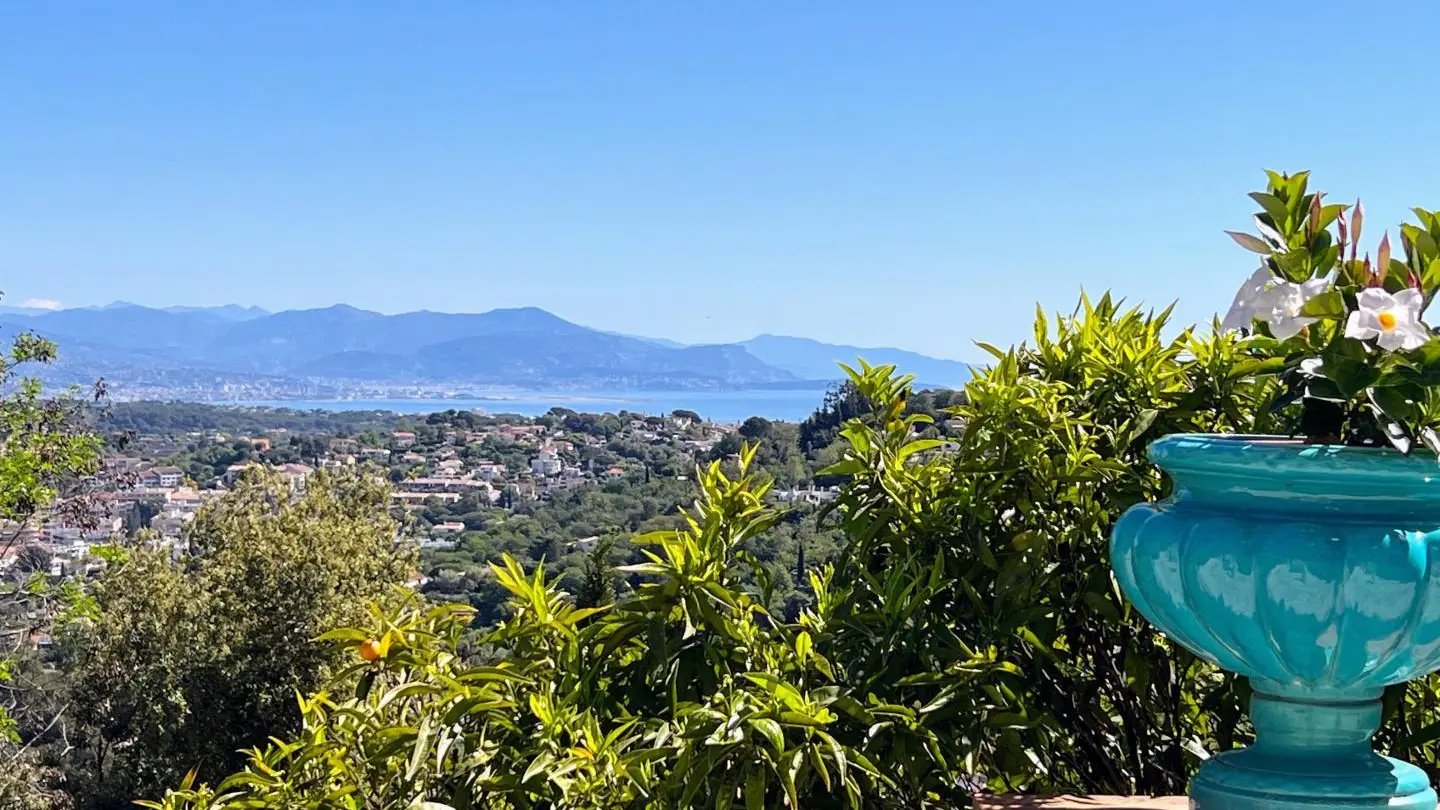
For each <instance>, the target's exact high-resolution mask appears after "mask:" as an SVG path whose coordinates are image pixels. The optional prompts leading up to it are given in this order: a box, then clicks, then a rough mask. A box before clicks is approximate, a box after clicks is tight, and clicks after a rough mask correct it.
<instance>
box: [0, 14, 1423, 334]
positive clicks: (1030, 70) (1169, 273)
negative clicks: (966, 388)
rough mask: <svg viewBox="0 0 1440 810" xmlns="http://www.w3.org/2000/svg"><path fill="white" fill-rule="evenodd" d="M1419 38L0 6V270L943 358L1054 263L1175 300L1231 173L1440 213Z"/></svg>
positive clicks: (832, 20) (103, 291)
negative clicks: (1277, 174)
mask: <svg viewBox="0 0 1440 810" xmlns="http://www.w3.org/2000/svg"><path fill="white" fill-rule="evenodd" d="M1437 30H1440V4H1437V3H1435V2H1433V0H1417V2H1404V3H1402V2H1358V1H1357V0H1347V2H1327V0H1305V1H1304V2H1289V1H1288V0H1287V1H1286V2H1239V1H1238V0H1232V1H1228V2H1168V1H1162V0H1147V1H1146V2H1139V1H1138V0H1137V2H1103V1H1102V0H1094V1H1093V2H1073V1H1072V0H1065V1H1064V2H1061V1H1059V0H1056V1H1055V2H1028V3H1026V2H962V1H961V0H944V1H938V0H937V1H936V2H921V1H920V0H911V1H910V2H898V3H884V2H863V3H862V2H834V0H831V1H830V2H809V1H808V0H807V1H802V0H791V1H789V2H781V3H776V2H758V1H754V2H752V1H750V0H723V2H722V1H721V0H712V1H710V2H699V1H698V0H697V2H676V0H655V2H629V1H627V0H607V1H605V2H588V3H582V2H482V0H464V1H463V2H460V1H457V2H441V1H440V0H426V1H422V2H415V3H393V2H386V3H382V2H360V1H357V0H343V1H342V0H335V1H334V2H328V1H326V0H303V2H295V0H283V1H280V0H247V1H246V2H236V3H203V2H202V3H197V2H171V3H157V2H147V1H146V0H125V1H124V2H115V0H103V1H99V2H88V3H81V2H68V1H67V0H54V1H53V2H23V0H17V1H16V2H3V1H0V289H3V290H4V291H5V293H6V303H8V304H12V305H13V304H19V303H21V302H22V301H25V300H27V299H50V300H55V301H60V302H63V303H64V304H65V305H66V306H82V305H91V304H103V303H107V302H109V301H112V300H116V299H124V300H129V301H134V302H137V303H142V304H147V305H171V304H191V305H200V304H205V305H209V304H221V303H230V302H235V303H241V304H247V305H248V304H257V305H260V306H263V307H266V308H270V309H287V308H305V307H317V306H326V305H329V304H333V303H337V302H345V303H350V304H354V305H356V306H360V307H365V308H371V309H377V310H381V311H386V312H398V311H405V310H412V309H433V310H444V311H483V310H486V309H491V308H494V307H502V306H521V305H534V306H541V307H545V308H547V309H549V310H551V311H553V312H555V313H557V314H559V315H561V316H563V317H566V318H569V319H571V320H575V321H578V322H581V323H585V324H588V325H592V326H597V327H601V328H606V329H613V330H619V331H625V332H631V333H640V334H649V335H657V336H664V337H670V338H675V339H679V340H685V341H728V340H736V339H743V338H746V337H749V336H751V335H753V334H755V333H758V332H776V333H782V334H800V335H807V336H811V337H816V338H820V339H824V340H830V341H837V342H848V343H857V344H863V345H894V346H900V347H903V348H909V349H916V350H920V351H925V352H927V353H930V354H935V355H940V356H950V357H958V358H961V359H965V358H970V357H975V356H977V354H978V353H977V351H976V350H975V349H974V348H973V347H972V346H971V345H970V341H972V340H975V339H983V340H988V341H991V342H998V343H1008V342H1013V341H1016V340H1020V339H1023V338H1024V337H1025V336H1026V335H1027V334H1028V333H1029V326H1030V320H1031V317H1032V313H1033V307H1034V304H1035V302H1036V301H1039V302H1041V303H1043V304H1045V305H1046V306H1047V307H1052V308H1053V307H1063V308H1068V307H1070V306H1072V305H1073V303H1074V301H1075V298H1076V296H1077V294H1078V292H1079V290H1080V289H1081V287H1082V286H1083V287H1084V288H1086V289H1088V290H1090V291H1092V292H1099V291H1103V290H1105V289H1107V288H1108V289H1112V290H1114V291H1116V292H1117V293H1120V294H1123V295H1125V296H1126V297H1128V298H1129V299H1131V300H1135V301H1145V302H1147V303H1154V304H1162V305H1163V304H1166V303H1169V302H1170V301H1172V300H1176V299H1178V301H1179V302H1180V306H1179V310H1178V311H1179V314H1180V316H1181V317H1183V318H1186V319H1203V318H1208V317H1209V315H1210V314H1211V313H1213V312H1214V311H1215V310H1216V309H1221V308H1224V307H1225V306H1227V305H1228V303H1229V300H1230V297H1231V295H1232V293H1233V291H1234V289H1235V288H1236V287H1237V286H1238V285H1239V283H1240V281H1241V280H1243V279H1244V278H1245V276H1246V275H1247V274H1248V272H1249V271H1250V270H1251V269H1252V267H1253V263H1252V262H1251V260H1250V258H1249V256H1248V254H1245V253H1244V252H1243V251H1241V250H1240V249H1239V248H1237V247H1235V246H1233V245H1232V244H1231V243H1230V242H1229V240H1228V239H1227V238H1226V237H1225V236H1224V235H1223V234H1222V229H1225V228H1243V227H1245V226H1246V224H1247V221H1248V215H1249V213H1250V211H1251V204H1250V202H1249V200H1247V199H1246V198H1245V196H1244V194H1245V192H1247V191H1250V190H1252V189H1253V188H1255V187H1257V186H1258V185H1259V184H1261V183H1263V175H1262V174H1261V169H1262V168H1266V167H1270V168H1277V169H1289V170H1295V169H1300V168H1311V169H1314V170H1315V172H1316V178H1317V182H1318V184H1319V185H1320V186H1321V187H1323V188H1325V189H1328V190H1330V191H1332V192H1333V194H1334V195H1335V196H1336V198H1353V197H1354V196H1355V195H1356V194H1362V195H1364V197H1365V199H1366V201H1367V209H1368V211H1369V214H1370V216H1369V222H1370V223H1375V224H1380V223H1387V224H1392V225H1393V224H1394V223H1395V222H1397V221H1398V220H1399V218H1400V217H1401V215H1402V214H1403V212H1404V210H1405V208H1406V207H1407V206H1409V205H1415V204H1420V205H1426V206H1427V207H1440V140H1437V133H1440V102H1437V98H1436V90H1435V86H1436V81H1435V78H1434V77H1435V76H1437V75H1440V71H1437V68H1440V50H1437V49H1436V47H1435V32H1436V31H1437ZM1367 230H1370V231H1371V232H1372V233H1373V235H1374V236H1375V237H1376V238H1378V230H1379V229H1378V227H1375V225H1372V226H1371V227H1370V228H1368V229H1367ZM1367 242H1373V240H1370V239H1367Z"/></svg>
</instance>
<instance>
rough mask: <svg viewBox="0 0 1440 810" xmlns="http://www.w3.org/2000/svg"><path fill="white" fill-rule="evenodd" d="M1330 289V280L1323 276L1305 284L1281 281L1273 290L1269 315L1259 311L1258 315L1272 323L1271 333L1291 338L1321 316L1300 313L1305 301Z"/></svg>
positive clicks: (1280, 337)
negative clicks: (1307, 315)
mask: <svg viewBox="0 0 1440 810" xmlns="http://www.w3.org/2000/svg"><path fill="white" fill-rule="evenodd" d="M1328 289H1330V281H1329V280H1328V279H1323V278H1312V279H1310V280H1309V281H1307V282H1304V283H1303V284H1296V283H1294V282H1292V281H1285V282H1281V283H1280V284H1279V285H1278V286H1276V287H1275V289H1274V290H1271V292H1270V295H1271V296H1273V298H1272V306H1271V308H1270V313H1269V317H1266V315H1265V313H1257V316H1258V317H1259V318H1260V319H1261V320H1263V321H1265V322H1266V323H1268V324H1270V333H1271V334H1273V335H1274V336H1275V337H1276V338H1278V339H1280V340H1289V339H1290V338H1292V337H1295V336H1296V335H1298V334H1300V330H1301V329H1304V328H1305V327H1307V326H1309V325H1310V324H1312V323H1315V322H1316V321H1318V320H1320V319H1319V318H1309V317H1306V316H1304V315H1301V314H1300V310H1301V309H1303V308H1304V306H1305V302H1306V301H1309V300H1310V299H1311V298H1314V297H1315V296H1317V295H1319V294H1320V293H1323V292H1325V291H1326V290H1328Z"/></svg>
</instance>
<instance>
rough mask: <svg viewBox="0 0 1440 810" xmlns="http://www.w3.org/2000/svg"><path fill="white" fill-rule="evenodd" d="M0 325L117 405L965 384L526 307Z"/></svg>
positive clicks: (234, 309)
mask: <svg viewBox="0 0 1440 810" xmlns="http://www.w3.org/2000/svg"><path fill="white" fill-rule="evenodd" d="M0 329H5V330H7V331H9V332H11V333H12V334H13V333H14V332H18V331H33V332H36V333H38V334H41V335H43V336H45V337H48V338H50V339H52V340H54V341H56V342H57V343H58V344H59V345H60V355H61V357H60V361H59V362H58V363H57V364H55V366H54V367H53V368H52V369H49V370H48V371H47V376H48V377H49V379H50V381H51V382H60V383H82V384H83V383H85V382H88V381H91V380H94V379H96V378H99V377H103V378H105V379H106V380H107V382H108V384H109V386H110V388H111V391H112V393H113V395H115V396H116V397H117V398H122V399H133V398H150V399H154V398H170V399H190V400H197V401H245V400H267V399H294V398H303V399H324V398H353V397H390V398H403V397H407V396H457V395H459V396H463V395H465V393H467V392H471V391H482V390H494V389H518V390H532V391H598V390H636V391H677V390H692V391H734V390H753V389H764V388H820V387H824V386H825V385H827V384H829V383H830V382H831V381H833V380H835V379H837V378H838V377H840V376H841V375H840V372H839V369H838V367H837V366H836V363H837V362H854V360H855V358H856V357H857V356H860V357H864V358H865V359H866V360H867V361H869V362H871V363H895V364H897V365H898V366H900V367H901V369H902V370H904V371H905V372H907V373H910V374H914V375H915V376H916V377H917V378H918V379H919V381H920V382H922V383H924V384H928V385H933V386H954V385H960V384H963V383H964V382H965V381H966V380H968V379H969V377H970V368H969V366H967V365H966V364H964V363H960V362H957V361H953V360H943V359H937V358H933V357H927V356H925V355H921V354H916V353H914V352H907V351H902V350H898V349H886V348H865V347H857V346H844V345H834V344H827V343H821V342H818V341H814V340H809V339H806V338H798V337H782V336H775V335H761V336H758V337H755V338H752V339H750V340H747V341H742V342H740V343H731V344H711V345H693V346H692V345H683V344H679V343H675V342H673V341H668V340H664V339H660V338H652V337H637V336H630V335H622V334H616V333H612V332H605V331H601V330H598V329H592V328H589V327H586V326H581V325H579V324H576V323H572V322H570V321H567V320H565V319H563V318H560V317H558V316H556V315H553V314H551V313H549V312H547V311H545V310H543V309H538V308H533V307H528V308H518V309H497V310H492V311H490V312H484V313H478V314H451V313H440V312H407V313H403V314H398V315H385V314H381V313H378V312H370V311H367V310H362V309H356V308H355V307H350V306H346V305H337V306H333V307H327V308H324V309H310V310H290V311H285V312H274V313H272V312H267V311H265V310H261V309H258V308H254V307H249V308H247V307H240V306H233V305H232V306H225V307H170V308H166V309H157V308H151V307H143V306H138V305H134V304H125V303H117V304H112V305H110V306H107V307H97V308H86V309H63V310H55V311H43V310H24V309H17V308H7V309H0Z"/></svg>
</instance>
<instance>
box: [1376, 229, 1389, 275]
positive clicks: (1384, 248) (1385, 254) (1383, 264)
mask: <svg viewBox="0 0 1440 810" xmlns="http://www.w3.org/2000/svg"><path fill="white" fill-rule="evenodd" d="M1375 263H1376V264H1378V265H1379V266H1380V278H1381V279H1382V280H1383V279H1384V278H1385V273H1386V271H1388V270H1389V269H1390V232H1389V231H1386V232H1385V235H1384V236H1382V237H1380V250H1379V252H1378V255H1376V257H1375Z"/></svg>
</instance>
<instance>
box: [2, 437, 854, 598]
mask: <svg viewBox="0 0 1440 810" xmlns="http://www.w3.org/2000/svg"><path fill="white" fill-rule="evenodd" d="M394 421H395V426H394V427H393V428H392V429H389V430H385V429H380V428H374V427H372V428H369V429H365V430H359V431H355V432H353V433H351V432H350V431H341V432H344V433H347V434H349V435H327V434H316V433H308V432H299V431H292V430H289V429H287V428H283V427H275V428H271V429H267V430H264V431H263V432H261V431H250V432H245V433H240V432H231V431H224V430H205V431H184V432H155V433H148V432H141V433H138V434H136V435H134V436H132V437H130V438H129V439H128V440H127V441H125V442H123V444H122V443H115V446H112V447H111V449H110V451H109V452H108V453H107V455H106V456H105V458H104V461H103V471H102V474H101V475H100V476H99V480H100V481H101V482H102V486H101V488H100V490H99V491H97V492H94V493H92V494H90V495H89V496H87V498H86V499H85V504H86V508H85V510H84V512H83V513H82V514H78V515H77V514H64V515H62V514H53V515H50V516H48V517H46V518H45V519H43V520H41V521H37V522H34V523H31V524H27V525H24V526H19V525H14V526H10V527H8V531H7V532H6V535H5V536H6V537H7V538H9V542H8V543H6V544H5V545H4V547H3V556H0V567H5V568H9V567H12V566H15V565H17V564H23V565H26V566H28V567H30V568H31V569H36V568H39V567H41V564H42V563H43V564H44V565H47V566H48V568H49V571H50V573H51V574H52V575H54V576H63V575H66V574H69V573H76V572H79V571H83V570H87V569H91V568H94V567H98V566H103V565H104V563H103V561H102V560H101V559H99V558H98V557H97V556H96V555H95V553H94V550H95V547H96V546H104V545H107V544H111V543H115V542H117V541H120V540H130V541H135V540H144V541H148V542H150V543H153V544H156V545H158V546H160V547H163V548H168V549H171V550H172V551H173V553H174V554H175V555H176V556H177V557H178V556H179V555H181V554H182V553H184V552H185V550H186V549H185V542H184V536H185V531H184V530H185V526H186V524H187V523H188V522H190V521H191V520H192V519H193V518H194V517H195V515H196V513H197V512H198V511H199V510H200V509H201V508H202V507H203V506H204V505H205V504H206V503H207V502H209V501H211V500H212V499H215V498H218V497H220V496H222V495H224V494H225V493H226V492H227V491H229V490H230V489H231V488H233V487H235V486H236V484H237V482H238V481H239V480H240V479H241V478H242V477H243V476H245V475H247V474H248V473H249V472H250V471H252V470H254V469H257V468H268V469H271V470H273V471H274V472H275V473H276V474H277V475H279V476H280V477H281V478H282V479H283V480H284V481H285V482H286V483H287V484H288V485H289V487H290V488H291V490H292V491H294V492H296V493H299V492H302V491H303V490H304V488H305V486H306V481H307V480H308V479H309V478H310V476H312V475H314V474H315V473H316V471H317V470H323V469H327V468H357V467H358V468H366V469H370V470H372V471H374V472H375V473H376V474H379V475H383V476H385V477H387V478H388V479H389V480H390V481H391V482H392V488H393V489H392V494H391V498H392V501H393V504H394V507H395V509H394V513H395V514H396V515H397V516H398V517H400V518H401V520H400V525H401V533H400V535H399V536H398V537H397V542H413V543H416V544H418V545H419V546H420V547H421V548H448V547H453V546H454V544H455V543H456V541H457V540H458V539H459V538H460V537H461V536H462V535H463V534H464V533H465V532H466V531H467V530H471V529H476V528H478V527H479V526H478V522H479V520H480V519H481V518H479V517H477V516H482V515H485V514H487V513H493V510H514V509H516V508H517V507H521V506H523V505H524V504H526V503H530V502H536V501H542V500H547V499H550V498H552V497H553V496H555V494H556V493H559V492H563V491H567V490H573V489H577V488H582V487H587V486H601V485H604V484H606V483H607V482H614V481H617V480H623V479H631V480H634V481H637V482H638V481H645V482H648V481H649V480H650V479H651V477H652V476H668V477H671V478H675V479H680V480H683V479H685V478H686V477H687V476H689V475H690V474H692V471H693V469H694V467H695V465H696V464H697V463H704V462H707V461H709V460H711V459H713V458H721V457H725V456H733V455H734V453H735V452H737V451H738V449H739V446H740V443H741V441H742V436H741V435H740V432H741V426H740V425H733V424H719V423H714V422H709V421H705V420H703V419H702V418H700V417H699V415H698V414H694V413H692V412H686V411H676V412H674V413H672V414H670V415H667V416H649V415H643V414H630V413H625V412H622V413H621V414H619V415H615V414H603V415H592V414H578V413H575V412H573V411H568V410H566V409H559V408H557V409H555V410H554V411H552V412H551V413H550V414H547V415H545V416H542V417H538V418H535V419H526V418H523V417H514V416H509V417H488V416H482V415H479V414H476V413H473V412H468V411H458V412H457V411H450V412H446V413H438V414H431V415H429V416H421V417H413V418H402V417H396V418H395V420H394ZM834 495H835V492H834V490H833V488H832V489H827V488H817V487H815V486H814V485H813V484H807V485H806V486H804V487H800V486H798V485H797V486H791V487H788V488H778V489H776V490H774V491H773V492H772V498H773V499H774V500H776V501H777V502H780V503H810V504H819V503H824V502H825V501H827V500H829V499H831V498H833V497H834ZM22 558H23V562H22Z"/></svg>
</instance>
